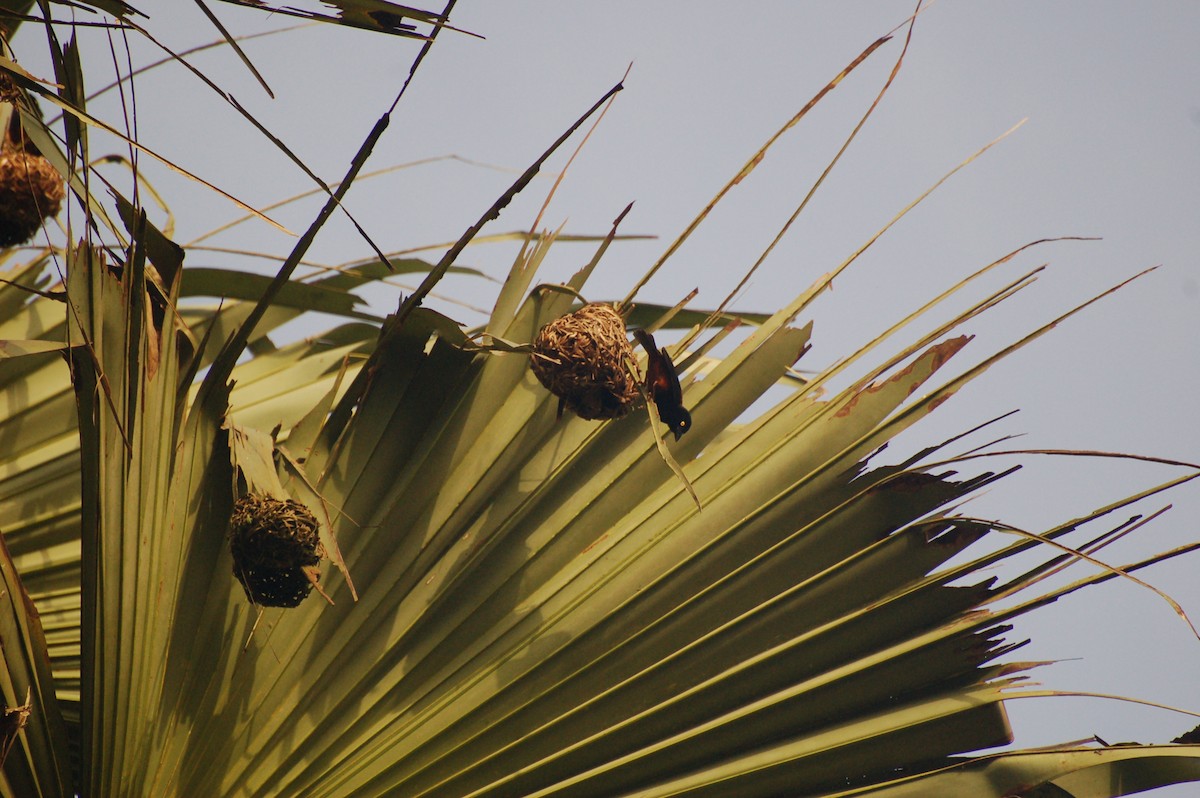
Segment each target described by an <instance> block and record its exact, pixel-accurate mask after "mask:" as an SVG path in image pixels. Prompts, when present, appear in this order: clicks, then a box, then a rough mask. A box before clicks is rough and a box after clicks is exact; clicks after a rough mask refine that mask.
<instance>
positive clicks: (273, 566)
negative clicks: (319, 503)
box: [229, 493, 325, 607]
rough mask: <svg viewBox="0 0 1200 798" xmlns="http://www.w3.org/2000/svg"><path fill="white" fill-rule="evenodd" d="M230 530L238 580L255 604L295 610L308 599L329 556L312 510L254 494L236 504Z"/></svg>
mask: <svg viewBox="0 0 1200 798" xmlns="http://www.w3.org/2000/svg"><path fill="white" fill-rule="evenodd" d="M229 526H230V530H229V549H230V551H231V553H232V554H233V575H234V576H236V577H237V580H238V581H239V582H241V583H242V588H243V589H245V591H246V598H248V599H250V603H251V604H261V605H263V606H265V607H295V606H297V605H298V604H299V603H300V602H301V601H304V599H306V598H307V597H308V594H309V593H310V592H312V589H313V585H314V584H316V581H317V572H318V568H317V564H318V563H319V562H320V561H321V559H322V558H323V557H324V556H325V548H324V547H323V546H322V545H321V541H320V538H319V536H318V534H317V531H318V528H319V524H318V523H317V519H316V516H314V515H313V514H312V511H310V510H309V509H308V508H307V507H305V506H304V505H303V504H302V503H300V502H298V501H296V500H295V499H286V500H284V499H276V498H274V497H273V496H264V495H259V494H253V493H252V494H249V495H247V496H243V497H241V498H240V499H238V500H237V501H236V502H234V505H233V515H232V516H231V517H230V519H229Z"/></svg>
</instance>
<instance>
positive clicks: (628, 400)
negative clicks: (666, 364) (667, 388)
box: [529, 303, 641, 420]
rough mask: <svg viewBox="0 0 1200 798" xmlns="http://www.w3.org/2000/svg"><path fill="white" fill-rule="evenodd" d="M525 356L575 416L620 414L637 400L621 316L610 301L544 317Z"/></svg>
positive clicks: (628, 347) (613, 415) (610, 415)
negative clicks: (546, 319) (549, 318)
mask: <svg viewBox="0 0 1200 798" xmlns="http://www.w3.org/2000/svg"><path fill="white" fill-rule="evenodd" d="M529 357H530V366H531V368H532V369H533V373H534V375H535V376H536V377H537V378H538V381H539V382H541V383H542V385H544V386H546V388H547V389H548V390H549V391H550V392H551V393H553V394H554V395H555V396H557V397H558V398H559V399H560V400H561V401H562V405H563V407H565V408H567V409H568V410H570V411H571V412H572V413H574V414H575V415H577V416H579V417H580V418H585V419H589V420H591V419H601V418H620V417H622V416H624V415H626V414H628V413H629V411H630V410H632V409H634V408H635V407H637V405H638V403H639V402H640V401H641V394H640V393H639V392H638V387H637V383H636V382H635V381H634V380H633V378H632V377H631V376H630V375H629V372H628V370H627V369H626V367H625V360H626V358H630V359H632V358H633V348H632V347H630V345H629V339H628V338H626V337H625V322H624V320H622V319H621V317H620V315H618V313H617V312H616V311H615V310H613V308H612V306H611V305H605V304H602V303H593V304H590V305H584V306H583V307H582V308H580V309H579V310H577V311H575V312H574V313H571V314H569V315H567V316H563V317H562V318H560V319H555V320H554V321H552V322H550V323H549V324H547V325H546V326H545V327H543V328H542V329H541V331H539V332H538V334H537V337H536V338H535V339H534V341H533V353H532V354H531V355H530V356H529Z"/></svg>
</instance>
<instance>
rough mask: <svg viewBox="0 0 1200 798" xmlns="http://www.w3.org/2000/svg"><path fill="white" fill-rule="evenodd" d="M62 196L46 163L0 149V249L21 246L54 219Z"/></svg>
mask: <svg viewBox="0 0 1200 798" xmlns="http://www.w3.org/2000/svg"><path fill="white" fill-rule="evenodd" d="M64 194H65V192H64V189H63V180H62V176H61V175H59V173H58V170H57V169H55V168H54V167H53V166H51V165H50V162H49V161H47V160H46V159H45V158H43V157H42V156H41V155H37V154H35V153H31V152H25V151H24V150H21V149H17V148H16V147H15V146H14V145H12V144H10V143H7V142H6V143H5V146H4V147H3V148H2V149H0V247H11V246H15V245H17V244H24V243H25V242H26V241H28V240H29V239H31V238H33V236H34V234H35V233H37V231H38V230H39V229H40V228H41V226H42V222H43V221H44V220H46V219H49V218H50V217H52V216H56V215H57V214H58V211H59V209H60V208H62V201H63V196H64Z"/></svg>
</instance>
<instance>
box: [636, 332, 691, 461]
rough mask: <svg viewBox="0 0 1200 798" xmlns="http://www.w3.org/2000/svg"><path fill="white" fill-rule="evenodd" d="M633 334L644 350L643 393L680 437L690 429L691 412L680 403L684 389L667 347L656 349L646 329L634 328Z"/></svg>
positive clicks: (676, 437) (677, 437)
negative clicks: (647, 358) (644, 377)
mask: <svg viewBox="0 0 1200 798" xmlns="http://www.w3.org/2000/svg"><path fill="white" fill-rule="evenodd" d="M633 337H634V338H636V339H637V340H638V343H640V344H641V345H642V348H643V349H645V350H646V354H647V355H648V356H649V358H650V359H649V360H648V361H647V363H646V393H648V394H649V395H650V398H652V399H653V400H654V404H655V406H656V407H657V408H658V417H659V418H661V419H662V420H663V422H664V423H665V424H666V425H667V426H668V427H670V428H671V432H673V433H675V440H679V438H680V436H682V435H683V433H685V432H687V431H688V430H689V429H691V428H692V414H691V413H689V412H688V411H687V408H686V407H684V406H683V389H682V388H680V387H679V374H678V373H677V372H676V371H675V364H674V363H672V362H671V356H670V355H668V354H667V350H666V349H659V348H658V345H657V344H655V343H654V336H653V335H651V334H650V333H648V332H646V331H645V330H641V329H637V330H634V331H633Z"/></svg>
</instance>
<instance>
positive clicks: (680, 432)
mask: <svg viewBox="0 0 1200 798" xmlns="http://www.w3.org/2000/svg"><path fill="white" fill-rule="evenodd" d="M671 432H673V433H675V440H679V439H680V438H682V437H683V430H681V429H674V430H671Z"/></svg>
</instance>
